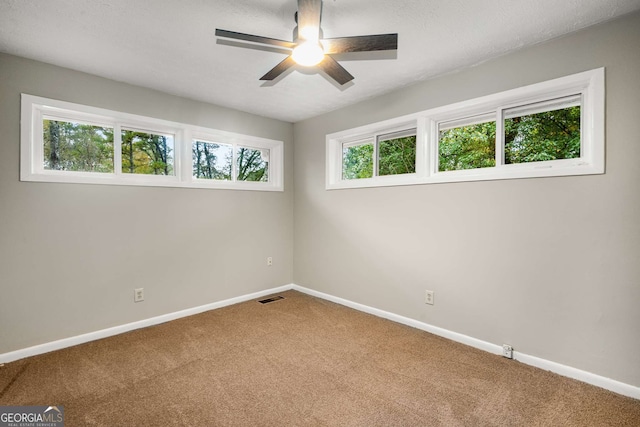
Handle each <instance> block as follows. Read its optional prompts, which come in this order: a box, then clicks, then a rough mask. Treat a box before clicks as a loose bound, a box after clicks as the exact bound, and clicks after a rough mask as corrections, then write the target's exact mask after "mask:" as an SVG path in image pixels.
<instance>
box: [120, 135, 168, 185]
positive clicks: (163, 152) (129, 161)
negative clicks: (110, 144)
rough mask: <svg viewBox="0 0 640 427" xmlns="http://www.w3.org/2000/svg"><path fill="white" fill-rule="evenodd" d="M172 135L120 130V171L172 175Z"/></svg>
mask: <svg viewBox="0 0 640 427" xmlns="http://www.w3.org/2000/svg"><path fill="white" fill-rule="evenodd" d="M173 150H174V143H173V135H162V134H157V133H150V132H140V131H135V130H127V129H123V130H122V172H123V173H133V174H145V175H173V174H174V171H173Z"/></svg>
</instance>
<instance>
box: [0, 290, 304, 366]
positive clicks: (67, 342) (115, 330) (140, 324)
mask: <svg viewBox="0 0 640 427" xmlns="http://www.w3.org/2000/svg"><path fill="white" fill-rule="evenodd" d="M289 289H292V286H291V285H285V286H280V287H277V288H272V289H266V290H264V291H259V292H254V293H251V294H247V295H242V296H239V297H235V298H229V299H226V300H223V301H218V302H214V303H211V304H205V305H201V306H198V307H193V308H188V309H186V310H180V311H176V312H173V313H168V314H163V315H161V316H156V317H152V318H150V319H144V320H139V321H137V322H132V323H127V324H125V325H120V326H114V327H112V328H107V329H102V330H99V331H95V332H89V333H86V334H82V335H77V336H75V337H69V338H63V339H61V340H57V341H52V342H48V343H44V344H40V345H35V346H33V347H28V348H24V349H21V350H16V351H12V352H9V353H4V354H0V363H9V362H13V361H15V360H19V359H24V358H25V357H31V356H36V355H38V354H43V353H49V352H50V351H54V350H60V349H63V348H67V347H73V346H74V345H78V344H84V343H86V342H89V341H95V340H99V339H102V338H107V337H111V336H114V335H118V334H122V333H124V332H129V331H133V330H134V329H140V328H146V327H148V326H153V325H158V324H160V323H165V322H169V321H171V320H176V319H180V318H181V317H187V316H193V315H194V314H199V313H203V312H205V311H209V310H215V309H216V308H222V307H226V306H228V305H233V304H238V303H240V302H244V301H250V300H252V299H256V298H260V297H263V296H265V295H271V294H274V293H277V292H283V291H287V290H289Z"/></svg>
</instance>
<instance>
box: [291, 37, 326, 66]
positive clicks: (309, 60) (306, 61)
mask: <svg viewBox="0 0 640 427" xmlns="http://www.w3.org/2000/svg"><path fill="white" fill-rule="evenodd" d="M291 57H292V58H293V60H294V61H296V63H297V64H300V65H302V66H305V67H312V66H314V65H317V64H319V63H320V61H322V59H323V58H324V50H322V46H320V44H318V43H311V42H306V43H302V44H299V45H298V46H296V48H295V49H293V52H292V53H291Z"/></svg>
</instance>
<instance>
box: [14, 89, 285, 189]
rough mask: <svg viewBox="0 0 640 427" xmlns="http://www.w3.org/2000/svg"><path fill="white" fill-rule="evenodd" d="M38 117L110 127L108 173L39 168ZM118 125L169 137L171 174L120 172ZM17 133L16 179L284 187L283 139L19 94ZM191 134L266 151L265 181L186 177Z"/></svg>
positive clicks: (251, 187)
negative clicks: (111, 146) (111, 149)
mask: <svg viewBox="0 0 640 427" xmlns="http://www.w3.org/2000/svg"><path fill="white" fill-rule="evenodd" d="M43 116H51V117H54V118H59V119H62V120H69V121H81V122H88V123H90V124H98V125H101V126H109V127H113V129H114V138H113V139H114V173H100V172H74V171H57V170H45V169H44V163H43V135H42V119H43ZM123 127H124V128H127V129H140V130H144V131H147V132H152V133H159V134H170V135H173V136H174V165H173V169H174V174H175V175H172V176H165V175H143V174H139V175H137V174H127V173H122V170H121V169H122V168H121V161H122V159H121V148H120V147H121V142H122V141H121V135H120V130H121V128H123ZM20 131H21V132H20V180H21V181H35V182H56V183H78V184H106V185H135V186H151V187H186V188H209V189H230V190H254V191H284V172H283V169H284V143H283V142H282V141H277V140H273V139H267V138H261V137H257V136H250V135H242V134H238V133H233V132H227V131H222V130H216V129H209V128H205V127H200V126H194V125H188V124H184V123H178V122H172V121H167V120H161V119H156V118H151V117H145V116H139V115H135V114H129V113H123V112H119V111H113V110H107V109H103V108H97V107H91V106H87V105H81V104H75V103H71V102H66V101H59V100H55V99H48V98H42V97H38V96H33V95H28V94H24V93H23V94H22V104H21V123H20ZM194 138H203V139H206V140H208V141H216V142H220V143H222V144H229V145H232V146H233V149H234V152H235V149H236V146H242V147H247V148H255V149H268V150H269V172H268V173H269V181H268V182H252V181H236V180H235V178H234V180H233V181H221V180H206V179H197V178H194V177H193V176H192V153H191V149H192V143H193V140H194ZM234 156H235V153H234ZM234 160H235V157H234Z"/></svg>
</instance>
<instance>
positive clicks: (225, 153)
mask: <svg viewBox="0 0 640 427" xmlns="http://www.w3.org/2000/svg"><path fill="white" fill-rule="evenodd" d="M192 151H193V177H194V178H196V179H216V180H221V181H231V177H232V176H233V146H232V145H229V144H220V143H216V142H211V141H200V140H197V139H196V140H194V141H193V142H192Z"/></svg>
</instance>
